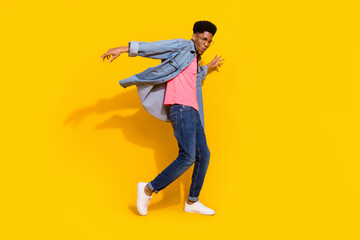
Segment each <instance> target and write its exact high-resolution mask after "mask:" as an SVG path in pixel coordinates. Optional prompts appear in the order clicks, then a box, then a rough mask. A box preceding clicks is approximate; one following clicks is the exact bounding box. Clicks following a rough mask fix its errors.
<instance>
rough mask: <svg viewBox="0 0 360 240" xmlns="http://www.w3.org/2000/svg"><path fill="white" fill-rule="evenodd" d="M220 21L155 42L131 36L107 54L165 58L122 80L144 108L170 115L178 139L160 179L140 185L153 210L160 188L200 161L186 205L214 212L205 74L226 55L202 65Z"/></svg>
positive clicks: (140, 199) (143, 208) (140, 196)
mask: <svg viewBox="0 0 360 240" xmlns="http://www.w3.org/2000/svg"><path fill="white" fill-rule="evenodd" d="M216 31H217V28H216V26H215V25H214V24H213V23H211V22H209V21H198V22H196V23H195V24H194V26H193V35H192V38H191V39H190V40H189V41H188V40H185V39H174V40H161V41H155V42H138V41H130V42H129V45H128V46H122V47H118V48H113V49H109V50H108V52H107V53H105V54H104V55H102V56H101V57H102V58H103V61H104V59H105V58H107V59H109V57H110V56H111V55H112V56H113V57H112V59H110V61H109V62H110V63H111V62H112V61H113V60H114V59H116V58H117V57H118V56H119V55H120V54H122V53H127V52H128V53H129V54H128V55H129V56H130V57H135V56H142V57H148V58H154V59H161V61H162V63H161V64H160V65H158V66H155V67H150V68H148V69H146V70H145V71H143V72H141V73H138V74H136V75H133V76H131V77H129V78H127V79H124V80H121V81H119V83H120V85H121V86H122V87H124V88H126V87H128V86H131V85H136V86H137V90H138V94H139V97H140V100H141V103H142V105H143V106H144V108H145V109H146V110H147V111H148V112H149V113H150V114H152V115H153V116H155V117H157V118H158V119H161V120H163V121H170V122H171V124H172V127H173V130H174V135H175V138H176V139H177V141H178V146H179V155H178V157H177V158H176V159H175V160H174V161H173V162H172V163H171V164H170V165H169V166H168V167H167V168H165V169H164V170H163V171H162V172H161V173H160V174H159V175H158V176H157V177H156V178H155V179H153V180H152V181H150V182H148V183H146V182H139V183H138V185H137V209H138V212H139V214H140V215H144V216H145V215H147V209H148V205H149V202H150V199H151V198H152V193H153V192H155V193H156V194H157V193H158V192H159V191H160V190H162V189H164V188H165V187H166V186H168V185H169V184H170V183H172V182H173V181H174V180H176V179H177V178H178V177H179V176H181V175H182V174H183V173H184V172H185V171H186V170H187V169H188V168H190V167H191V166H192V164H195V165H194V170H193V174H192V183H191V186H190V191H189V196H188V199H187V201H186V202H185V207H184V211H185V212H193V213H200V214H204V215H214V214H215V211H214V210H212V209H210V208H208V207H205V206H204V205H203V204H202V203H200V201H199V194H200V190H201V188H202V185H203V182H204V178H205V174H206V171H207V168H208V164H209V159H210V151H209V148H208V146H207V142H206V137H205V132H204V113H203V102H202V80H203V79H205V77H206V75H207V73H208V72H210V71H213V70H215V69H217V67H220V66H221V64H222V63H220V62H221V61H223V60H224V59H220V58H221V56H220V57H217V55H216V56H215V58H214V59H213V60H212V61H211V62H210V63H208V64H206V65H204V66H201V67H200V66H199V63H200V59H201V55H202V54H203V53H204V52H205V51H206V50H207V48H209V47H210V46H211V45H212V44H213V40H212V38H213V36H214V35H215V33H216Z"/></svg>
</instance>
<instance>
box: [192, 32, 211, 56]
mask: <svg viewBox="0 0 360 240" xmlns="http://www.w3.org/2000/svg"><path fill="white" fill-rule="evenodd" d="M212 37H213V35H212V33H209V32H203V33H194V34H193V36H192V40H193V41H194V45H195V49H196V52H197V53H198V54H200V55H202V54H203V53H204V52H205V51H206V49H208V47H210V44H211V42H212Z"/></svg>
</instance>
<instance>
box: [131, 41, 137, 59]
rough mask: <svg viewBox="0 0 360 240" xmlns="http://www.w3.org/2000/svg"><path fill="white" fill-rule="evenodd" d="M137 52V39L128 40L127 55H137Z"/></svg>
mask: <svg viewBox="0 0 360 240" xmlns="http://www.w3.org/2000/svg"><path fill="white" fill-rule="evenodd" d="M138 52H139V42H138V41H130V42H129V57H135V56H137V54H138Z"/></svg>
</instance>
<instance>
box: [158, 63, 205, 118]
mask: <svg viewBox="0 0 360 240" xmlns="http://www.w3.org/2000/svg"><path fill="white" fill-rule="evenodd" d="M197 67H198V66H197V58H196V57H195V58H194V60H193V61H192V62H191V63H190V64H189V66H187V67H186V68H185V69H184V70H183V71H181V72H180V73H179V74H178V75H177V76H176V77H174V78H173V79H171V80H169V81H168V82H167V85H166V91H165V99H164V104H165V105H172V104H175V103H177V104H182V105H186V106H190V107H193V108H195V109H196V111H199V106H198V103H197V97H196V78H197Z"/></svg>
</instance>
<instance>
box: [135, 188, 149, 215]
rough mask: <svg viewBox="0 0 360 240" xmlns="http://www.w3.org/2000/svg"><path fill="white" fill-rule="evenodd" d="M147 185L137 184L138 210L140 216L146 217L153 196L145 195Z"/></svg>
mask: <svg viewBox="0 0 360 240" xmlns="http://www.w3.org/2000/svg"><path fill="white" fill-rule="evenodd" d="M146 184H147V183H145V182H138V184H137V203H136V206H137V210H138V212H139V214H140V215H142V216H146V215H147V209H148V206H149V202H150V199H151V198H152V196H148V195H146V193H145V186H146Z"/></svg>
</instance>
